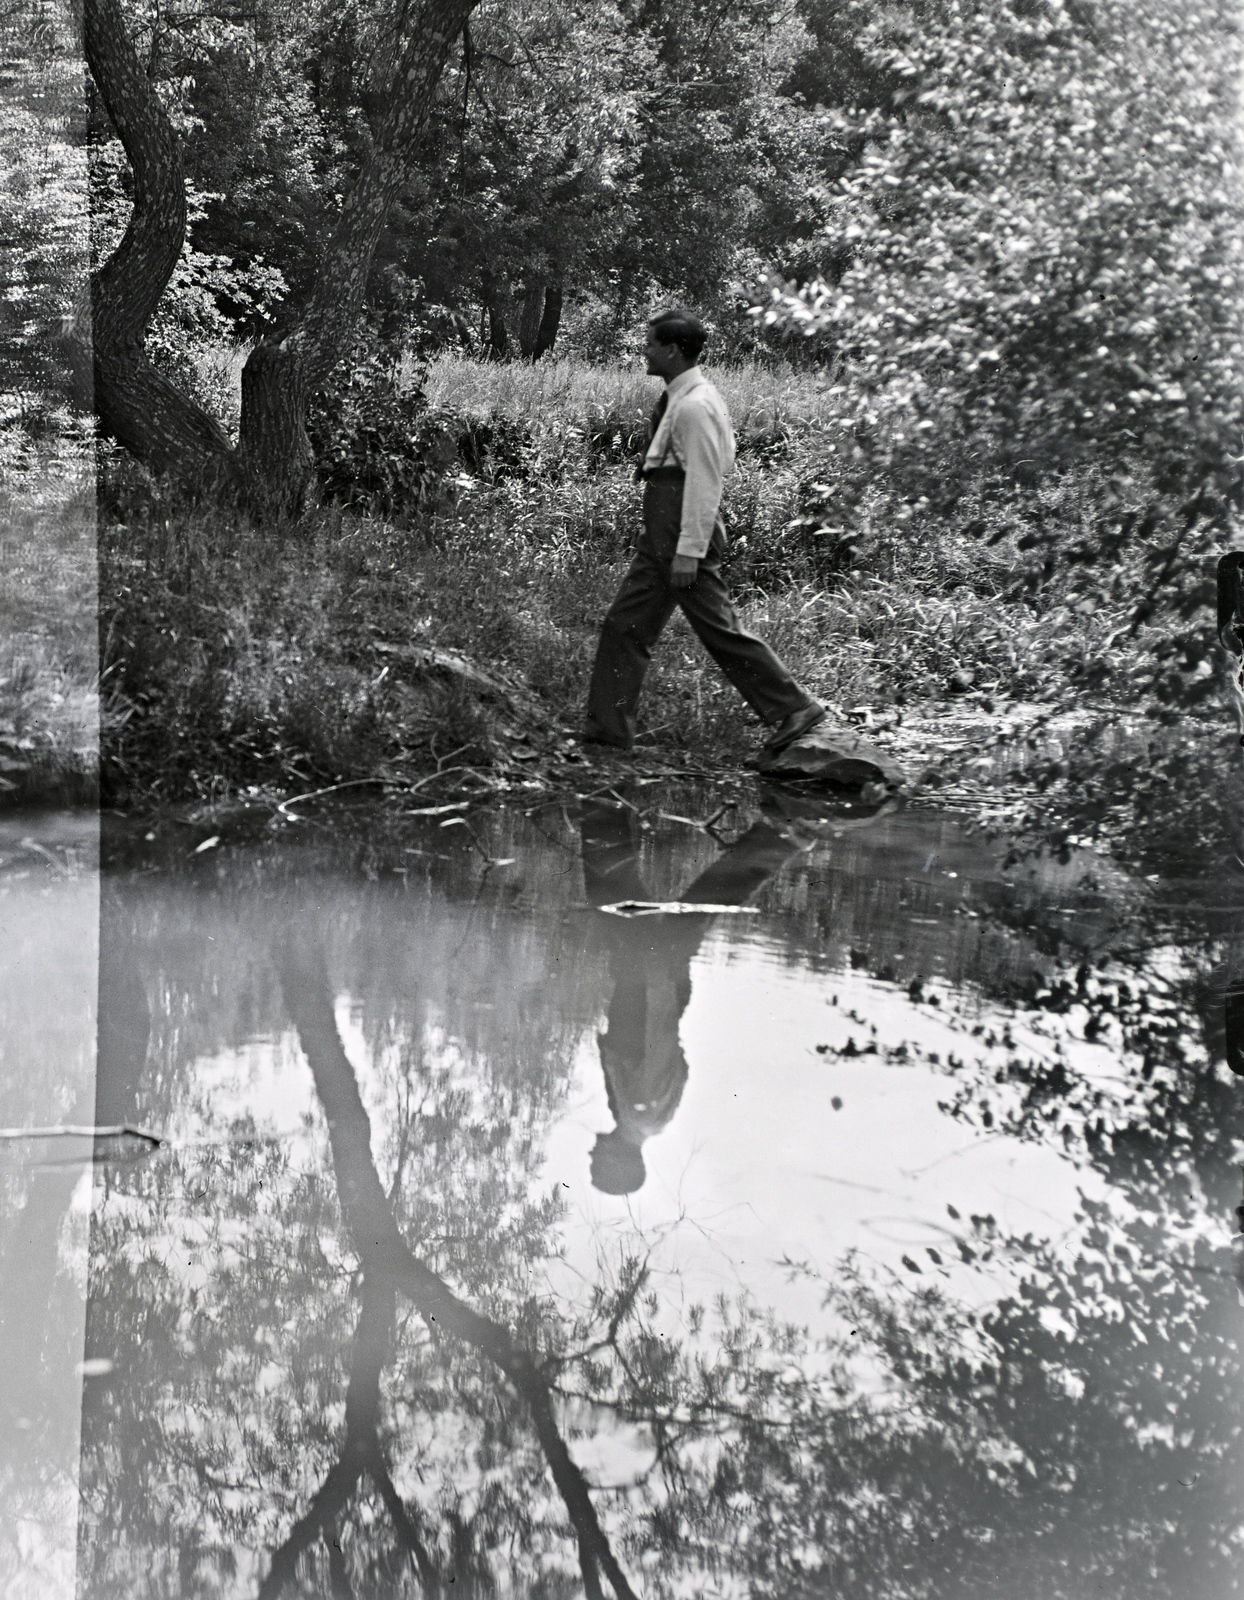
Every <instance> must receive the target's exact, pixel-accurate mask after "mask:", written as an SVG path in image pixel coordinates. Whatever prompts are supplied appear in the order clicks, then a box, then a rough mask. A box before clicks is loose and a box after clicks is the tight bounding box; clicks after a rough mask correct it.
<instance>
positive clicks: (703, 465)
mask: <svg viewBox="0 0 1244 1600" xmlns="http://www.w3.org/2000/svg"><path fill="white" fill-rule="evenodd" d="M707 338H708V334H707V331H706V330H705V327H704V324H703V323H702V322H701V321H700V320H699V318H698V317H693V316H692V315H691V313H690V312H688V311H662V312H660V313H659V314H658V315H657V316H655V317H654V318H653V319H652V321H651V322H650V323H649V324H648V342H647V344H646V345H645V346H644V354H645V356H646V357H647V360H648V375H649V376H650V377H654V378H664V380H665V393H664V394H663V395H662V396H661V398H660V400H659V401H658V402H657V406H656V409H655V410H654V411H653V413H652V422H651V433H650V439H649V443H648V449H647V452H646V454H645V456H644V459H643V462H642V464H641V466H640V468H639V471H638V472H637V474H636V477H637V478H639V479H640V480H641V481H642V482H643V486H644V531H643V534H642V535H641V537H640V539H639V543H638V545H637V547H636V551H635V559H634V560H633V561H632V563H631V567H630V571H629V572H628V573H627V574H626V577H625V578H623V580H622V586H621V588H620V589H619V590H618V592H617V594H616V595H615V597H614V601H613V604H612V605H611V606H610V607H609V611H608V614H607V615H606V617H605V620H604V623H603V624H602V626H601V632H600V643H599V645H598V646H597V651H596V664H595V666H594V667H593V669H592V681H591V685H590V687H589V689H588V700H587V720H586V723H585V725H584V729H583V737H584V739H585V740H587V741H589V742H593V743H597V744H607V745H614V746H616V747H617V748H618V749H621V750H629V749H630V747H631V745H632V744H634V742H635V711H636V707H637V706H638V704H639V692H640V689H641V688H642V686H643V681H644V673H645V671H646V670H647V667H648V662H649V660H650V659H651V657H652V647H653V645H655V644H656V642H657V639H658V638H659V637H660V634H661V630H662V628H664V626H665V624H666V623H667V622H668V621H669V619H670V617H671V616H672V615H673V612H674V608H675V607H676V606H681V607H682V609H683V612H684V613H685V615H686V618H687V621H688V622H689V623H690V624H691V626H692V628H694V630H695V632H696V634H697V636H698V637H699V639H700V642H701V643H702V644H703V646H704V648H705V649H706V650H707V651H708V653H709V654H710V655H711V656H712V658H713V660H714V661H715V662H716V663H717V665H718V666H719V667H720V668H721V670H722V671H723V672H724V673H725V675H726V677H727V678H729V680H730V682H731V683H732V684H733V685H734V686H735V688H736V689H737V690H738V691H739V693H740V694H741V695H742V696H743V698H744V699H745V700H746V701H747V703H748V705H750V706H751V708H752V710H753V711H755V713H756V715H757V716H758V717H759V718H760V719H761V721H762V722H765V723H768V724H769V725H770V727H772V729H773V733H772V734H771V736H770V737H769V739H768V740H767V742H766V744H765V749H766V750H768V751H777V750H781V749H784V748H785V747H786V746H787V745H788V744H793V743H794V741H795V740H796V739H798V738H799V737H800V736H801V735H802V734H804V733H806V732H807V731H808V729H809V728H811V727H812V726H813V725H814V724H815V723H817V722H819V721H820V720H821V718H822V717H823V716H824V715H825V708H824V707H823V706H822V705H821V704H820V703H819V702H818V701H816V700H814V699H813V698H812V696H811V695H810V694H808V692H807V691H806V690H805V689H803V688H801V687H800V685H799V684H798V683H796V681H795V679H794V678H793V677H792V676H791V674H790V672H789V671H788V670H787V669H786V667H785V666H783V664H782V663H781V661H779V660H778V658H777V656H776V655H774V653H773V651H772V650H771V649H770V648H769V646H768V645H767V644H765V643H764V641H763V640H762V639H758V638H756V637H755V635H754V634H750V633H747V632H745V631H744V629H743V628H742V627H740V625H739V620H738V617H737V616H736V615H735V611H734V606H733V604H732V602H731V600H730V592H729V590H728V589H727V588H726V585H725V583H724V581H723V579H722V576H721V557H722V554H723V552H724V550H725V530H724V529H723V527H722V525H721V519H720V518H719V516H718V514H717V512H718V507H719V505H720V503H721V489H722V483H723V481H724V479H725V477H726V474H727V473H728V472H730V470H731V468H732V467H733V466H734V434H733V432H732V431H731V428H730V418H729V415H728V414H727V411H726V406H725V402H724V401H723V400H722V398H721V396H720V394H718V392H717V390H716V389H715V388H714V387H713V385H712V384H711V383H709V381H708V379H707V378H706V377H705V376H704V374H703V373H702V372H701V371H700V366H699V361H700V352H701V351H702V350H703V348H704V345H705V343H706V341H707Z"/></svg>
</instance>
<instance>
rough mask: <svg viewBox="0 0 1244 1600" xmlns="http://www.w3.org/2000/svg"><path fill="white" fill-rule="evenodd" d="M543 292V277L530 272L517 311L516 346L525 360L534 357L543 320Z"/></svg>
mask: <svg viewBox="0 0 1244 1600" xmlns="http://www.w3.org/2000/svg"><path fill="white" fill-rule="evenodd" d="M544 292H545V286H544V279H543V278H538V277H536V275H535V274H534V273H532V274H531V276H529V277H528V279H527V282H526V284H525V286H524V288H523V293H522V297H521V299H520V300H519V311H518V347H519V349H520V350H521V351H522V353H523V359H524V360H525V361H531V360H534V358H535V354H536V345H537V344H538V343H539V339H540V324H541V322H542V321H543V315H542V313H543V311H544Z"/></svg>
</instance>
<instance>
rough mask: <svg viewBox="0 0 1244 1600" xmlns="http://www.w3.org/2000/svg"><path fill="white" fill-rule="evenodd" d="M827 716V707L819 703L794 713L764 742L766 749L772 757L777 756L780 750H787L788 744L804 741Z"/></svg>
mask: <svg viewBox="0 0 1244 1600" xmlns="http://www.w3.org/2000/svg"><path fill="white" fill-rule="evenodd" d="M824 715H825V707H824V706H823V705H820V704H819V703H818V702H817V701H815V700H814V701H813V702H812V704H811V705H810V706H804V707H803V708H802V709H801V710H799V711H792V712H791V714H790V716H789V717H783V718H782V720H781V722H779V723H778V725H777V727H776V728H774V730H773V732H772V733H771V734H770V735H769V737H768V738H767V739H766V740H765V742H764V749H765V750H766V751H767V752H768V753H769V754H770V755H776V754H777V753H778V751H779V750H785V748H786V746H787V745H788V744H794V742H795V740H796V739H802V738H803V736H804V734H805V733H807V731H808V730H809V728H815V727H816V725H817V723H818V722H820V720H821V718H822V717H823V716H824Z"/></svg>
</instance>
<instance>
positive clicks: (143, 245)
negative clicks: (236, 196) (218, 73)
mask: <svg viewBox="0 0 1244 1600" xmlns="http://www.w3.org/2000/svg"><path fill="white" fill-rule="evenodd" d="M83 42H84V46H85V51H86V59H87V64H88V66H89V67H90V70H91V75H92V77H93V78H94V79H95V82H96V84H97V85H98V87H99V92H100V96H101V98H102V99H103V102H104V106H105V109H106V110H107V112H108V115H109V117H110V118H111V119H112V124H113V127H114V128H115V129H116V130H117V136H118V138H119V139H120V140H121V143H122V145H123V146H124V147H125V153H126V155H127V156H128V157H129V161H130V166H131V167H132V169H133V173H134V209H133V210H132V212H131V213H130V219H129V223H128V225H127V226H126V230H125V233H124V235H123V236H122V239H121V242H120V244H119V245H118V246H117V248H116V249H115V250H114V251H113V253H112V255H111V256H109V258H108V260H107V261H105V262H104V264H103V265H102V266H101V267H99V268H98V269H97V270H96V271H95V272H93V273H92V274H91V282H90V304H91V317H90V330H89V338H88V336H87V330H86V329H84V328H83V329H79V330H78V331H77V332H76V333H75V334H74V335H73V336H72V339H71V342H72V344H73V345H74V347H75V348H74V349H73V351H72V359H73V363H74V366H75V368H76V370H77V372H78V374H79V376H80V378H85V376H86V373H87V372H88V371H90V372H91V373H92V376H93V380H94V404H95V409H96V412H97V414H98V416H99V420H100V423H101V425H102V426H103V428H104V430H105V431H106V432H107V433H109V434H111V435H112V437H113V438H115V439H117V440H118V441H119V442H120V443H121V444H123V445H124V446H125V447H126V449H127V450H129V451H130V452H131V453H132V454H134V455H136V456H137V457H138V459H139V460H140V461H142V462H144V463H145V464H146V465H147V466H149V467H151V468H152V469H153V470H154V471H156V472H173V473H177V474H178V475H179V476H181V477H185V478H189V479H202V478H204V477H207V478H209V479H217V478H221V477H231V476H232V473H233V463H232V451H231V449H230V446H229V441H228V439H227V438H226V437H225V433H224V430H223V429H222V428H221V427H220V425H219V424H218V423H217V422H216V421H215V419H214V418H212V417H210V416H209V415H208V414H207V412H206V411H204V410H202V409H201V408H200V407H199V406H197V405H195V404H194V402H193V401H192V400H191V399H189V397H188V396H186V395H184V394H182V392H181V390H180V389H178V388H177V386H176V385H175V384H174V383H172V382H170V380H169V379H168V378H166V377H165V376H164V375H163V373H161V372H158V371H157V370H156V368H155V367H153V366H152V364H151V360H150V358H149V357H148V355H147V353H146V348H145V342H146V337H147V328H148V325H149V324H150V322H151V317H152V314H153V313H154V311H155V309H156V306H157V305H159V303H160V297H161V295H162V294H163V293H164V290H165V288H166V286H167V284H168V281H169V279H170V277H172V274H173V269H174V267H176V265H177V259H178V257H179V256H180V255H181V247H182V244H183V242H184V240H185V235H186V187H185V179H184V175H183V169H182V159H181V146H180V143H179V141H178V138H177V134H176V132H175V130H174V128H173V125H172V123H171V122H170V121H169V118H168V115H167V113H166V112H165V110H164V107H163V106H162V105H161V104H160V100H159V97H158V96H157V94H156V92H155V90H154V88H153V87H152V85H151V81H150V79H149V78H148V77H147V74H146V73H145V71H144V70H143V67H142V65H141V63H140V62H139V60H138V56H137V54H136V53H135V51H134V47H133V45H132V44H131V43H130V40H129V35H128V33H127V32H126V28H125V22H124V19H123V18H122V16H121V9H120V5H119V4H118V0H86V4H85V6H84V10H83Z"/></svg>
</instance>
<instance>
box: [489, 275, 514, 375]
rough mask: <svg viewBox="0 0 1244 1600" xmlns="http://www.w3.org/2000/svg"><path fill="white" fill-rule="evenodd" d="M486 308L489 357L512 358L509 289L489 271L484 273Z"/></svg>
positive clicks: (506, 359) (499, 359)
mask: <svg viewBox="0 0 1244 1600" xmlns="http://www.w3.org/2000/svg"><path fill="white" fill-rule="evenodd" d="M484 310H485V313H486V314H487V318H488V359H489V360H490V361H508V360H509V359H510V317H511V315H512V314H513V307H512V305H511V304H510V294H509V290H508V289H507V288H506V287H505V286H504V285H503V284H502V283H501V282H500V281H499V280H498V279H496V278H494V277H493V275H492V274H491V273H490V272H488V273H485V275H484Z"/></svg>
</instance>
